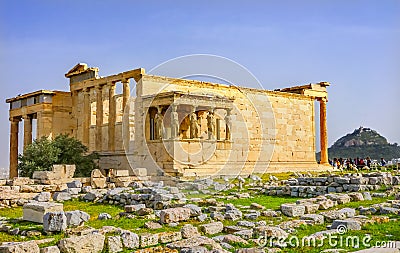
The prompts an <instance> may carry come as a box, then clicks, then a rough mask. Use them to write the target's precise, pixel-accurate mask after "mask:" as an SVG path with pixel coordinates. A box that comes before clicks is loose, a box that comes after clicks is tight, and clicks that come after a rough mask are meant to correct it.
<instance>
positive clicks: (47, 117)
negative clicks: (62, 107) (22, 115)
mask: <svg viewBox="0 0 400 253" xmlns="http://www.w3.org/2000/svg"><path fill="white" fill-rule="evenodd" d="M43 136H46V137H47V138H50V139H51V138H53V112H51V111H41V112H37V126H36V139H40V138H42V137H43Z"/></svg>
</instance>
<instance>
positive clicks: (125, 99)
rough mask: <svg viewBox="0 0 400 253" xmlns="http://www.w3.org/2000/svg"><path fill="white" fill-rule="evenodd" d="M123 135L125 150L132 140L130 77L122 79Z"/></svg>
mask: <svg viewBox="0 0 400 253" xmlns="http://www.w3.org/2000/svg"><path fill="white" fill-rule="evenodd" d="M121 82H122V89H123V93H122V112H123V114H122V127H123V128H122V136H123V143H122V144H123V147H124V149H125V150H128V149H129V142H130V139H131V138H130V126H129V114H130V105H129V98H130V96H131V88H130V85H129V83H130V79H123V80H122V81H121Z"/></svg>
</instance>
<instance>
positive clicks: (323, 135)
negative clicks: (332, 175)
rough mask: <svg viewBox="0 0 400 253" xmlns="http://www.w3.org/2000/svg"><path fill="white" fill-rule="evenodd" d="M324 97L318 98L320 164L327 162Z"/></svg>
mask: <svg viewBox="0 0 400 253" xmlns="http://www.w3.org/2000/svg"><path fill="white" fill-rule="evenodd" d="M326 102H327V99H326V98H320V99H319V124H320V127H319V129H320V130H319V131H320V135H321V136H320V139H321V140H320V141H321V164H329V162H328V127H327V124H326Z"/></svg>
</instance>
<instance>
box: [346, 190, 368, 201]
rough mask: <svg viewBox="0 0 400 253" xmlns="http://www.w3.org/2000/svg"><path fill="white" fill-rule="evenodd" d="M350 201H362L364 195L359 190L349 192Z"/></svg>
mask: <svg viewBox="0 0 400 253" xmlns="http://www.w3.org/2000/svg"><path fill="white" fill-rule="evenodd" d="M348 195H349V196H350V198H351V200H352V201H363V200H364V196H363V194H362V193H361V192H350V193H349V194H348Z"/></svg>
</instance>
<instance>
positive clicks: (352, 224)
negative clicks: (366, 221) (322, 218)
mask: <svg viewBox="0 0 400 253" xmlns="http://www.w3.org/2000/svg"><path fill="white" fill-rule="evenodd" d="M341 227H345V228H346V229H347V230H361V224H360V223H359V222H358V221H356V220H352V219H348V220H334V221H333V223H332V226H331V229H340V228H341Z"/></svg>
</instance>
